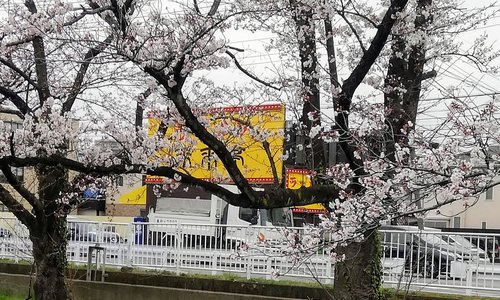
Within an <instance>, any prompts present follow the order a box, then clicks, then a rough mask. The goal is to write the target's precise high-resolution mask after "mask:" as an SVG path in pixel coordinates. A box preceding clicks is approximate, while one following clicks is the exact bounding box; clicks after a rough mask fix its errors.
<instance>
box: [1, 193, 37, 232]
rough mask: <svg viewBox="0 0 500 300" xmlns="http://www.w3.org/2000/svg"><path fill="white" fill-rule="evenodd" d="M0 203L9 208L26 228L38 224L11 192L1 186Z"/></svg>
mask: <svg viewBox="0 0 500 300" xmlns="http://www.w3.org/2000/svg"><path fill="white" fill-rule="evenodd" d="M0 202H2V203H3V204H4V205H5V206H7V208H8V209H9V210H10V212H12V213H13V214H14V216H16V218H17V219H18V220H19V221H21V222H22V223H23V224H24V225H26V227H28V228H33V226H34V224H36V219H35V217H34V216H33V215H32V214H31V213H30V212H29V211H28V210H27V209H26V208H24V206H23V205H22V204H21V203H19V202H18V201H17V200H16V199H15V198H14V197H12V195H11V194H10V192H9V191H8V190H7V189H6V188H5V187H4V186H3V185H1V184H0Z"/></svg>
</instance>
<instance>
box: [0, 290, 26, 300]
mask: <svg viewBox="0 0 500 300" xmlns="http://www.w3.org/2000/svg"><path fill="white" fill-rule="evenodd" d="M24 299H25V298H24V297H20V296H13V295H12V294H10V293H8V292H4V291H0V300H24Z"/></svg>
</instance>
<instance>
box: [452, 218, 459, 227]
mask: <svg viewBox="0 0 500 300" xmlns="http://www.w3.org/2000/svg"><path fill="white" fill-rule="evenodd" d="M453 228H460V217H453Z"/></svg>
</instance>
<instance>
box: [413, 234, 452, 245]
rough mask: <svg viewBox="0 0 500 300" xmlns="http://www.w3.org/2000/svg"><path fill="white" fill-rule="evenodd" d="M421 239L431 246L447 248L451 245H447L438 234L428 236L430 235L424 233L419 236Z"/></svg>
mask: <svg viewBox="0 0 500 300" xmlns="http://www.w3.org/2000/svg"><path fill="white" fill-rule="evenodd" d="M419 238H420V239H421V240H422V241H423V242H425V243H427V244H431V245H434V246H447V245H449V243H447V242H446V241H445V240H444V239H443V238H442V237H441V236H440V235H437V234H428V233H423V234H421V235H419Z"/></svg>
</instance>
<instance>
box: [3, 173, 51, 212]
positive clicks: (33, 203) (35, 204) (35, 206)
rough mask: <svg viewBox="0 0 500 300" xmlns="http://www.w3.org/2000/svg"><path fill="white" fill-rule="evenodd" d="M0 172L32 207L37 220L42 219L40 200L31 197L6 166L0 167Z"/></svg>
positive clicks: (33, 196)
mask: <svg viewBox="0 0 500 300" xmlns="http://www.w3.org/2000/svg"><path fill="white" fill-rule="evenodd" d="M0 170H1V171H2V173H3V174H4V175H5V178H6V179H7V182H8V183H9V184H10V185H11V186H12V187H13V188H14V189H15V190H16V191H17V192H18V193H19V195H21V196H22V197H23V198H24V199H25V200H26V201H28V203H29V204H30V205H31V206H32V207H33V210H34V211H35V215H36V217H37V218H43V217H44V212H43V205H42V203H41V202H40V200H39V199H38V198H37V197H36V196H35V195H33V193H31V192H30V191H28V190H27V189H26V188H25V187H24V186H23V185H22V183H21V182H19V180H17V178H16V176H15V175H14V174H13V173H12V171H11V170H10V167H9V166H8V165H2V166H1V167H0Z"/></svg>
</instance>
